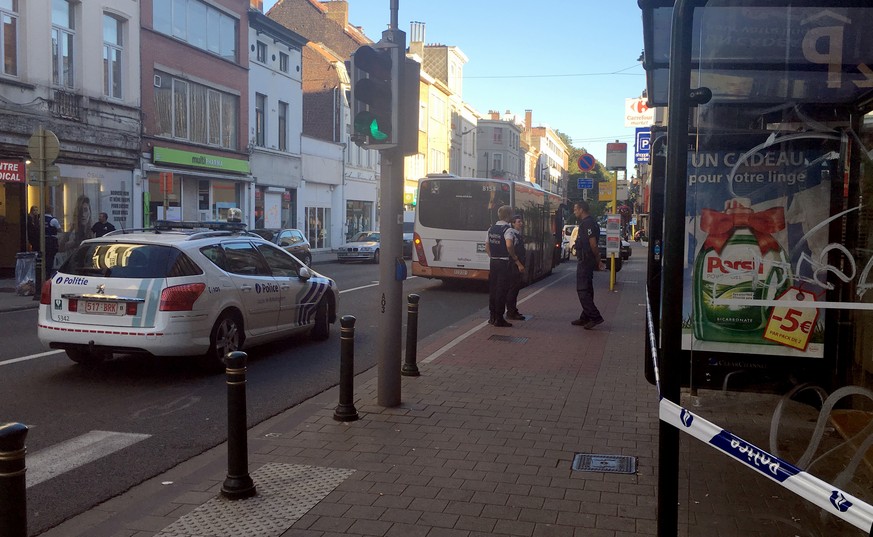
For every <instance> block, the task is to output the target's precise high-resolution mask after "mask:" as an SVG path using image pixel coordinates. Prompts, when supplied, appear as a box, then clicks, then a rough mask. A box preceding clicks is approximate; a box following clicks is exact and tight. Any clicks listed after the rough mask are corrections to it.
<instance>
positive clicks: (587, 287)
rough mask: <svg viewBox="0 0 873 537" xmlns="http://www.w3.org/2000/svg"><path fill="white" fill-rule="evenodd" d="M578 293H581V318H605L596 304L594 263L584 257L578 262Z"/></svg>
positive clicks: (592, 319) (589, 319)
mask: <svg viewBox="0 0 873 537" xmlns="http://www.w3.org/2000/svg"><path fill="white" fill-rule="evenodd" d="M576 294H577V295H579V304H581V305H582V315H580V316H579V318H580V319H582V320H584V321H598V320H600V319H602V318H603V317H602V316H601V315H600V311H599V310H598V309H597V306H595V305H594V265H592V264H591V263H590V262H586V260H584V259H580V260H579V262H578V263H577V264H576Z"/></svg>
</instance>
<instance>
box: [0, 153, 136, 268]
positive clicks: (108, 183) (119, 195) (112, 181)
mask: <svg viewBox="0 0 873 537" xmlns="http://www.w3.org/2000/svg"><path fill="white" fill-rule="evenodd" d="M58 167H59V169H60V172H61V176H60V181H59V182H58V184H55V185H51V184H47V185H45V186H44V187H42V191H43V201H44V203H45V207H46V214H48V213H49V209H51V215H52V216H54V217H55V218H57V219H58V222H59V223H60V224H61V230H60V232H59V233H58V254H57V255H56V256H55V260H54V267H53V268H58V267H60V266H61V265H62V264H63V262H64V261H65V260H66V259H67V258H68V257H69V256H70V254H71V253H72V252H73V251H74V250H75V249H76V247H77V246H79V244H80V243H81V242H82V241H83V240H85V239H91V238H94V236H95V235H94V231H93V230H92V228H93V227H94V224H96V223H97V220H98V218H99V216H100V213H106V215H107V217H108V222H109V223H110V224H112V225H113V226H115V228H116V229H125V228H130V227H133V226H134V220H135V210H134V207H133V203H132V200H133V198H134V189H135V188H136V187H135V186H134V172H133V170H113V169H108V168H97V167H93V166H78V165H71V164H59V165H58ZM39 196H40V187H39V185H38V184H28V185H27V203H26V204H24V205H23V206H21V207H20V212H19V214H20V218H21V220H20V221H24V220H23V219H24V218H25V216H24V215H25V214H26V213H27V210H28V209H29V208H30V207H38V206H39ZM18 234H19V236H24V235H25V234H26V232H25V231H19V232H18ZM26 244H27V242H26V240H25V241H23V242H21V243H20V249H21V250H20V251H24V250H25V249H26V247H25V245H26ZM4 255H5V252H4ZM4 265H5V263H4Z"/></svg>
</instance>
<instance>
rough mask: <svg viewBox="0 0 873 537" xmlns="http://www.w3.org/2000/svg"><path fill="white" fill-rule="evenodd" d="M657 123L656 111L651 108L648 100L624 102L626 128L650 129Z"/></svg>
mask: <svg viewBox="0 0 873 537" xmlns="http://www.w3.org/2000/svg"><path fill="white" fill-rule="evenodd" d="M654 122H655V109H654V108H649V105H648V104H646V99H625V100H624V126H625V127H648V126H649V125H651V124H652V123H654Z"/></svg>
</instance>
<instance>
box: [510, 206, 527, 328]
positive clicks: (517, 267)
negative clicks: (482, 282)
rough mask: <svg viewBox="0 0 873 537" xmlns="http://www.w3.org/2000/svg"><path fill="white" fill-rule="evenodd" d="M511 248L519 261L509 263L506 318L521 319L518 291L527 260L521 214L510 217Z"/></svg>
mask: <svg viewBox="0 0 873 537" xmlns="http://www.w3.org/2000/svg"><path fill="white" fill-rule="evenodd" d="M512 231H513V237H512V249H513V250H514V251H515V257H516V259H518V260H519V261H520V263H517V264H516V263H510V265H509V292H508V293H507V294H506V318H507V319H511V320H515V321H523V320H524V315H522V314H521V313H520V312H519V311H518V292H519V291H520V290H521V284H522V281H523V280H524V262H525V261H526V260H527V256H526V255H525V254H526V251H525V249H524V219H523V218H522V217H521V215H515V216H514V217H513V218H512Z"/></svg>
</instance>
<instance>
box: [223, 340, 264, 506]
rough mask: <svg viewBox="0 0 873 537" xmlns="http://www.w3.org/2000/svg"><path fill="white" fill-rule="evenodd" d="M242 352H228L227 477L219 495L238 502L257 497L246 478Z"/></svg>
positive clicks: (244, 374)
mask: <svg viewBox="0 0 873 537" xmlns="http://www.w3.org/2000/svg"><path fill="white" fill-rule="evenodd" d="M247 357H248V355H247V354H246V353H244V352H242V351H233V352H229V353H227V356H226V357H225V358H224V363H225V364H226V366H227V367H226V371H225V372H226V374H227V478H226V479H225V480H224V483H223V484H222V485H221V495H222V496H224V497H225V498H228V499H230V500H241V499H243V498H249V497H251V496H254V495H255V494H257V493H258V492H257V490H255V483H254V481H252V478H251V476H249V454H248V438H247V437H246V434H247V431H246V358H247Z"/></svg>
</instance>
